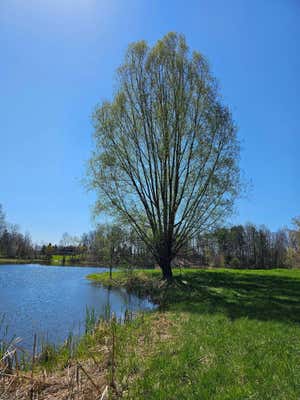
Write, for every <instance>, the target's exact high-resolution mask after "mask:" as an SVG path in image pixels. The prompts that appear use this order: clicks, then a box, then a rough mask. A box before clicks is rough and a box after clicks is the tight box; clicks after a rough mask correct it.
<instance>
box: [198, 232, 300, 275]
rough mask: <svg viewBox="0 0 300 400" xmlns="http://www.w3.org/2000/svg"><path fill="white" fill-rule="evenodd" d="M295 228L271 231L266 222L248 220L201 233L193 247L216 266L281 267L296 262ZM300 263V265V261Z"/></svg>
mask: <svg viewBox="0 0 300 400" xmlns="http://www.w3.org/2000/svg"><path fill="white" fill-rule="evenodd" d="M294 233H295V231H293V230H288V229H280V230H278V231H277V232H271V231H270V230H269V229H268V228H267V227H265V226H260V227H258V226H255V225H253V224H246V225H245V226H243V225H237V226H232V227H229V228H225V227H223V228H219V229H217V230H215V231H214V232H212V233H209V234H206V235H202V236H199V237H198V238H197V239H196V240H195V242H194V246H193V248H194V250H195V252H196V254H197V255H198V256H199V257H201V264H203V265H211V266H216V267H225V266H231V267H240V268H282V267H292V266H297V262H296V259H295V260H292V258H291V253H293V252H294V251H295V252H297V251H299V249H297V248H296V246H295V245H296V242H294V241H293V240H292V238H293V235H294ZM299 266H300V265H299Z"/></svg>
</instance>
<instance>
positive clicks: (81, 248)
mask: <svg viewBox="0 0 300 400" xmlns="http://www.w3.org/2000/svg"><path fill="white" fill-rule="evenodd" d="M0 256H2V257H8V258H24V259H33V258H36V259H40V260H45V261H47V262H51V260H52V257H53V256H61V258H60V260H61V262H62V263H65V262H68V263H86V264H88V263H97V264H102V265H105V266H135V267H152V266H154V265H156V261H155V259H154V257H153V256H152V255H151V254H150V253H149V251H148V250H147V246H146V245H145V243H144V242H143V241H142V240H141V239H140V237H139V236H138V235H137V234H136V232H135V231H134V229H133V228H131V227H128V226H120V225H116V224H99V225H98V226H97V227H96V229H94V230H92V231H90V232H88V233H84V234H83V235H82V236H81V237H76V236H71V235H69V234H68V233H64V234H63V235H62V239H61V240H60V242H59V243H58V244H51V243H49V244H47V245H43V246H36V245H33V243H32V241H31V238H30V235H29V234H28V233H27V234H22V233H20V232H19V230H18V229H17V227H16V226H15V225H11V224H8V223H7V222H6V219H5V215H4V212H3V209H2V207H1V205H0ZM173 262H174V265H181V266H204V267H207V266H211V267H234V268H291V267H300V217H298V218H294V220H293V229H279V230H278V231H276V232H271V231H270V229H268V228H267V227H266V226H264V225H262V226H256V225H254V224H250V223H249V224H246V225H235V226H231V227H220V228H218V229H215V230H213V231H211V232H208V233H206V234H202V235H198V236H196V237H195V238H194V239H193V240H191V241H189V242H188V244H187V245H186V246H185V247H184V248H183V249H182V250H181V252H180V253H179V254H178V256H177V257H176V259H175V260H174V261H173Z"/></svg>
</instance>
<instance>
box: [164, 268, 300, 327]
mask: <svg viewBox="0 0 300 400" xmlns="http://www.w3.org/2000/svg"><path fill="white" fill-rule="evenodd" d="M181 279H182V280H184V281H186V285H185V286H186V288H185V289H184V290H182V286H181V285H182V284H180V286H181V287H180V289H179V288H178V289H176V288H175V289H174V291H173V290H172V294H171V293H170V295H169V296H168V303H169V304H170V305H172V303H174V305H175V304H176V308H180V309H182V310H183V311H188V312H194V313H216V312H222V313H225V314H226V315H227V316H228V317H229V318H231V319H236V318H241V317H248V318H255V319H258V320H264V321H266V320H277V321H281V322H294V323H300V279H297V278H289V277H280V276H276V275H263V274H258V273H257V274H256V273H251V274H246V273H239V272H229V271H228V272H227V271H226V272H219V271H218V272H210V271H209V272H206V271H202V272H201V273H199V272H197V273H189V274H185V273H184V272H183V274H182V276H181ZM180 282H181V280H180Z"/></svg>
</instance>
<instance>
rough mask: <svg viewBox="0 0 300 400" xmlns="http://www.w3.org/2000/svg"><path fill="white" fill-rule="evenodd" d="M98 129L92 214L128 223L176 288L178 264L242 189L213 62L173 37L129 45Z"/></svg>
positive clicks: (102, 108) (98, 116)
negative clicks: (175, 262) (174, 276)
mask: <svg viewBox="0 0 300 400" xmlns="http://www.w3.org/2000/svg"><path fill="white" fill-rule="evenodd" d="M94 121H95V128H96V131H95V141H96V149H95V151H94V153H93V155H92V158H91V160H90V167H89V177H90V184H91V186H92V187H93V188H94V189H96V190H97V191H98V195H99V196H98V203H97V207H96V210H97V212H103V211H104V212H106V213H109V214H112V215H114V216H116V217H117V218H119V219H120V220H121V221H123V222H125V223H126V224H130V225H131V226H132V227H133V228H134V229H135V231H136V232H137V234H138V235H139V237H140V238H141V239H142V240H143V241H144V243H145V244H146V245H147V247H148V249H149V251H150V252H151V253H152V255H153V257H154V258H155V259H156V262H157V263H158V265H159V266H160V268H161V270H162V273H163V277H164V278H165V279H171V278H172V268H171V262H172V260H173V259H174V257H175V256H176V255H177V254H178V253H179V252H180V251H181V250H182V249H184V248H185V246H186V245H187V243H188V242H189V241H190V240H191V239H192V238H194V237H195V236H196V235H197V234H199V233H200V232H204V231H205V230H207V229H209V228H211V227H212V226H214V224H215V223H216V221H218V222H220V221H221V220H222V219H223V218H224V217H226V216H227V215H228V214H229V213H230V211H231V209H232V205H233V202H234V199H235V197H236V195H237V193H238V190H239V168H238V164H237V160H238V155H239V145H238V142H237V137H236V127H235V124H234V122H233V120H232V116H231V113H230V111H229V109H228V108H227V107H226V106H225V105H224V104H222V102H221V100H220V96H219V93H218V88H217V84H216V81H215V79H214V78H213V76H212V75H211V73H210V70H209V66H208V63H207V61H206V60H205V58H204V57H203V56H202V55H201V54H200V53H197V52H193V53H192V54H191V53H190V52H189V49H188V46H187V44H186V41H185V39H184V37H183V36H181V35H178V34H175V33H169V34H167V35H166V36H165V37H164V38H163V39H162V40H159V41H158V42H157V43H156V45H155V46H154V47H152V48H150V47H148V45H147V44H146V43H145V42H144V41H142V42H137V43H134V44H132V45H130V46H129V49H128V51H127V54H126V57H125V62H124V64H123V65H122V66H121V67H120V68H119V69H118V87H117V92H116V95H115V97H114V99H113V101H112V102H111V103H109V102H104V103H103V104H102V105H101V106H100V107H99V108H98V109H97V111H96V112H95V115H94Z"/></svg>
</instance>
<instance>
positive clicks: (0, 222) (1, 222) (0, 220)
mask: <svg viewBox="0 0 300 400" xmlns="http://www.w3.org/2000/svg"><path fill="white" fill-rule="evenodd" d="M5 228H6V221H5V214H4V211H3V208H2V204H0V235H2V233H3V232H4V230H5Z"/></svg>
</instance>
